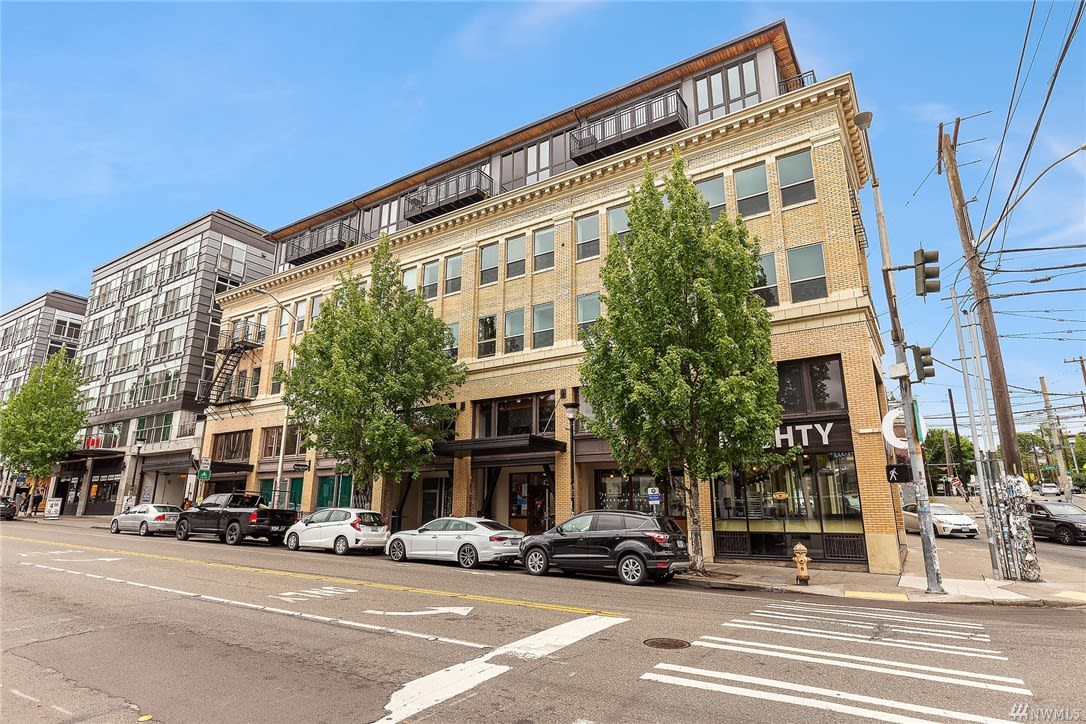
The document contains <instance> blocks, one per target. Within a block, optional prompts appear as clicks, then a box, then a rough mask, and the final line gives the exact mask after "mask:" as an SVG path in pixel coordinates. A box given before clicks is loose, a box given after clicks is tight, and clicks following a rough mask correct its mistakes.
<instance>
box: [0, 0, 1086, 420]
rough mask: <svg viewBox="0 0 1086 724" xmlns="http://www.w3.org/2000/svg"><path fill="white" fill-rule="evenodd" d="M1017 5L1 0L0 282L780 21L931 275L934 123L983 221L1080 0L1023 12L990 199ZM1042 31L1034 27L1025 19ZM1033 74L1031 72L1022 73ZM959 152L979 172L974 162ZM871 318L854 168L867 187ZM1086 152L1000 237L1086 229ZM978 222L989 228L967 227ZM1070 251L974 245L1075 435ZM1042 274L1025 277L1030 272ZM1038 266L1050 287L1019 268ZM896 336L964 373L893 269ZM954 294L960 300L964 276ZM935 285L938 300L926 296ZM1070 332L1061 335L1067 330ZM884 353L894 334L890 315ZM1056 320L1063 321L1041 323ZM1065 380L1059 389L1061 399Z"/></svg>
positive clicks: (1078, 69) (935, 401) (893, 222)
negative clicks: (867, 130) (854, 135)
mask: <svg viewBox="0 0 1086 724" xmlns="http://www.w3.org/2000/svg"><path fill="white" fill-rule="evenodd" d="M1030 9H1031V6H1030V4H1028V3H1024V2H999V3H980V2H972V3H960V4H952V3H932V4H925V3H876V2H869V3H862V4H861V3H817V2H810V3H802V4H769V3H741V2H733V3H716V2H714V3H708V2H706V3H686V4H683V3H667V4H656V3H612V2H575V3H555V2H535V3H532V2H524V3H512V2H509V3H492V4H482V3H330V4H308V3H300V4H287V3H272V4H258V3H247V2H244V3H233V4H219V3H198V2H197V3H146V4H140V3H116V4H98V3H76V4H60V3H15V2H5V3H4V4H3V6H2V8H0V32H2V36H0V48H2V50H0V53H2V55H0V61H2V69H0V73H2V89H3V95H2V126H3V127H2V143H3V146H2V153H3V167H2V170H3V175H2V182H3V191H2V254H0V262H2V282H3V284H2V290H0V308H2V309H9V308H11V307H13V306H16V305H18V304H20V303H22V302H24V301H26V300H28V299H31V298H33V297H35V296H37V295H39V294H41V293H43V292H45V291H48V290H50V289H54V288H59V289H65V290H69V291H73V292H76V293H79V294H83V295H86V294H87V291H88V287H89V284H90V273H91V269H92V268H94V267H95V266H98V265H100V264H102V263H105V262H107V261H109V260H110V259H113V258H115V257H117V256H119V255H121V254H123V253H125V252H126V251H128V250H129V249H132V248H134V247H135V246H138V245H140V244H142V243H144V242H146V241H149V240H150V239H153V238H155V237H156V236H158V235H160V234H162V233H164V232H166V231H168V230H170V229H173V228H175V227H176V226H178V225H180V224H182V223H184V222H186V221H188V220H190V219H192V218H195V217H197V216H200V215H202V214H204V213H205V212H207V211H209V210H211V209H215V208H221V209H224V210H226V211H229V212H230V213H232V214H235V215H237V216H240V217H242V218H245V219H247V220H249V221H252V222H253V223H255V224H257V225H259V226H262V227H264V228H266V229H269V230H270V229H275V228H278V227H280V226H282V225H285V224H287V223H289V222H291V221H294V220H296V219H298V218H301V217H303V216H306V215H308V214H310V213H313V212H315V211H318V210H320V209H324V208H326V207H328V206H331V205H333V204H334V203H337V202H339V201H342V200H344V199H347V198H350V197H352V196H355V195H357V194H359V193H362V192H363V191H366V190H368V189H370V188H373V187H375V186H378V185H380V184H381V183H383V182H386V181H389V180H392V179H394V178H398V177H399V176H401V175H403V174H405V173H408V172H410V171H414V170H416V169H418V168H421V167H423V166H426V165H428V164H430V163H433V162H435V161H438V160H441V159H444V158H446V157H448V156H451V155H453V154H455V153H457V152H458V151H461V150H464V149H466V148H469V147H471V146H474V145H476V144H477V143H480V142H482V141H485V140H488V139H490V138H493V137H495V136H498V135H501V134H502V133H504V132H506V131H509V130H512V129H514V128H517V127H519V126H521V125H523V124H526V123H528V122H531V121H533V120H535V119H538V118H540V117H542V116H545V115H548V114H550V113H552V112H554V111H556V110H559V109H561V108H565V107H567V106H569V105H572V104H574V103H576V102H578V101H581V100H584V99H586V98H589V97H592V96H595V95H597V94H599V93H602V92H604V91H607V90H610V89H612V88H615V87H617V86H619V85H622V84H624V83H626V82H628V81H631V80H633V79H635V78H638V77H640V76H642V75H645V74H647V73H649V72H651V71H653V70H656V69H658V68H661V67H663V66H666V65H669V64H671V63H674V62H676V61H679V60H682V59H684V58H686V57H688V56H691V55H694V54H696V53H698V52H700V51H702V50H705V49H707V48H710V47H713V46H716V45H718V44H720V43H722V42H725V41H727V40H729V39H731V38H734V37H736V36H739V35H742V34H745V33H747V32H749V31H751V30H753V29H755V28H758V27H761V26H762V25H765V24H767V23H769V22H772V21H775V20H777V19H779V18H784V19H786V20H787V21H788V26H789V32H790V34H791V37H792V40H793V42H794V44H795V45H796V50H797V54H798V57H799V60H800V63H801V65H802V67H803V68H804V70H813V71H815V73H816V75H817V77H818V78H819V79H820V80H821V79H826V78H830V77H832V76H834V75H837V74H839V73H843V72H851V73H852V74H853V75H854V77H855V82H856V87H857V93H858V97H859V102H860V105H861V107H863V108H864V109H866V110H870V111H872V112H873V113H874V116H875V119H874V125H873V126H872V129H871V144H872V149H873V154H874V158H875V162H876V168H877V171H878V175H879V178H880V180H881V182H882V194H883V203H884V206H885V209H886V216H887V224H888V229H889V238H890V243H891V246H892V249H893V261H894V264H898V265H901V264H906V263H911V260H912V251H913V249H915V248H917V247H919V246H920V244H921V243H922V244H923V245H924V247H925V248H930V249H938V250H940V252H941V254H942V259H941V263H942V266H943V269H944V274H943V279H944V283H943V289H944V293H945V292H946V291H947V290H948V289H949V287H950V286H951V282H952V281H953V280H954V278H955V275H956V273H957V271H958V270H959V269H960V266H961V263H960V259H961V245H960V242H959V240H958V234H957V227H956V225H955V220H954V216H953V212H952V210H951V205H950V200H949V195H948V191H947V185H946V177H945V176H939V175H936V174H935V173H930V175H929V172H931V171H932V169H933V167H934V165H935V158H936V155H935V154H936V142H937V126H938V123H939V122H940V121H945V122H948V123H951V122H953V120H954V118H955V117H957V116H962V117H965V116H972V115H974V114H979V113H982V112H984V111H991V113H989V114H988V115H983V116H978V117H975V118H971V119H969V120H967V121H965V122H964V123H963V125H962V128H961V132H960V140H962V141H973V140H974V139H976V142H974V143H969V144H963V145H962V146H961V148H960V149H959V161H960V162H961V163H962V164H963V167H962V171H961V173H962V180H963V186H964V187H965V191H966V195H967V196H968V197H972V196H974V195H975V196H976V198H977V201H976V202H975V203H972V204H970V210H971V213H972V219H973V226H974V229H975V230H976V231H977V232H978V233H979V232H980V230H981V229H982V228H986V227H987V226H988V225H990V224H991V223H992V221H993V220H994V219H995V218H997V217H998V215H999V213H998V211H999V209H1000V208H1001V207H1002V204H1003V202H1004V201H1005V200H1006V198H1007V195H1008V192H1009V189H1010V187H1011V183H1012V181H1013V179H1014V177H1015V174H1016V172H1017V170H1018V167H1019V164H1020V162H1021V160H1022V158H1023V155H1024V153H1025V149H1026V145H1027V143H1028V142H1029V137H1030V134H1031V132H1032V129H1033V127H1034V124H1035V123H1036V121H1037V117H1038V114H1039V112H1040V109H1041V105H1042V103H1043V100H1044V94H1045V90H1046V88H1047V85H1048V83H1049V81H1050V79H1051V77H1052V74H1053V70H1054V67H1055V64H1056V60H1057V57H1058V55H1059V51H1060V47H1061V45H1062V43H1063V41H1064V38H1065V37H1066V35H1067V32H1068V29H1069V27H1070V24H1071V19H1072V17H1073V15H1074V12H1075V10H1076V5H1075V4H1073V3H1069V2H1049V3H1047V4H1038V5H1037V6H1036V7H1035V8H1034V18H1033V26H1032V30H1031V33H1030V36H1029V44H1028V46H1027V51H1026V61H1025V63H1024V65H1023V68H1024V69H1023V79H1022V80H1020V81H1019V83H1020V86H1021V87H1023V88H1024V90H1023V92H1022V93H1021V97H1020V100H1019V101H1018V103H1017V104H1016V109H1015V114H1014V116H1013V118H1012V121H1011V123H1010V126H1009V130H1008V132H1007V137H1006V142H1005V144H1004V147H1003V155H1002V160H1001V162H1000V166H999V170H998V174H995V183H994V190H993V193H992V201H991V205H990V208H989V210H988V213H987V215H986V216H984V207H985V204H986V202H987V199H988V193H989V189H990V188H992V182H991V179H992V174H991V173H989V169H990V168H991V164H992V161H993V159H994V157H995V154H996V150H997V148H998V146H999V141H1000V138H1001V136H1002V134H1003V128H1004V123H1005V120H1006V117H1007V108H1008V103H1009V99H1010V97H1011V91H1012V87H1013V84H1014V79H1015V72H1016V68H1017V67H1018V58H1019V53H1020V50H1021V47H1022V43H1023V38H1024V37H1025V34H1026V25H1027V21H1028V19H1029V16H1030ZM1042 29H1043V32H1042ZM1082 43H1083V40H1082V38H1078V39H1077V40H1076V42H1075V43H1073V44H1072V45H1071V48H1070V51H1069V53H1068V54H1067V56H1066V58H1065V59H1064V62H1063V66H1062V69H1061V70H1060V74H1059V76H1058V78H1057V80H1056V82H1055V90H1054V92H1053V94H1052V97H1051V99H1050V101H1049V104H1048V108H1047V110H1046V112H1045V115H1044V119H1043V121H1042V123H1041V125H1040V130H1039V132H1038V135H1037V137H1036V140H1035V143H1034V146H1033V150H1032V153H1031V155H1030V157H1029V161H1028V163H1027V164H1026V167H1025V170H1024V172H1023V175H1022V178H1023V184H1025V183H1028V182H1029V181H1032V180H1033V179H1034V178H1035V177H1036V176H1037V174H1038V173H1040V172H1041V170H1043V169H1044V168H1045V167H1046V166H1048V165H1049V164H1050V163H1051V162H1052V161H1054V160H1056V159H1057V158H1059V157H1060V156H1063V155H1064V154H1066V153H1068V152H1069V151H1071V150H1072V149H1074V148H1076V147H1077V146H1079V145H1081V144H1082V143H1083V142H1084V141H1086V100H1084V99H1086V91H1084V89H1086V77H1084V76H1086V63H1084V51H1083V48H1082ZM1025 68H1028V74H1026V73H1025ZM972 161H975V162H976V163H973V164H971V165H965V164H968V163H969V162H972ZM861 198H862V200H863V203H864V215H865V221H866V224H867V229H868V235H869V237H870V240H871V247H870V263H871V268H872V278H873V280H875V283H876V289H875V290H874V295H875V299H876V303H877V306H878V308H879V310H880V312H882V313H883V316H882V317H881V318H880V321H881V322H882V326H883V329H884V330H888V328H889V325H888V323H887V318H886V316H885V295H884V294H883V291H882V289H881V283H879V282H878V278H879V274H878V268H879V266H880V258H879V252H878V242H877V239H878V237H877V232H876V225H875V219H874V205H873V203H872V200H871V192H870V187H868V188H865V189H864V190H863V191H862V193H861ZM1084 205H1086V153H1079V154H1077V155H1076V156H1074V157H1072V158H1071V159H1069V160H1067V161H1065V162H1063V163H1061V164H1060V165H1058V166H1057V167H1056V168H1054V169H1053V170H1052V171H1051V172H1049V173H1048V174H1046V175H1045V176H1044V178H1043V179H1042V180H1041V181H1040V182H1039V183H1038V184H1037V186H1036V187H1034V189H1033V190H1032V191H1031V192H1030V193H1029V194H1028V195H1027V196H1026V197H1025V199H1024V200H1023V201H1022V203H1021V204H1019V205H1018V207H1017V208H1016V209H1015V212H1014V213H1013V215H1012V216H1011V218H1010V221H1009V223H1008V224H1007V225H1006V227H1005V232H1006V234H1005V237H1004V235H1003V229H1001V231H1000V234H999V235H998V237H997V239H996V241H995V244H996V248H999V245H1000V244H1002V245H1003V248H1004V249H1007V250H1010V249H1017V248H1023V247H1040V246H1052V247H1058V246H1065V247H1066V246H1068V245H1072V244H1083V243H1086V207H1084ZM982 217H983V218H984V221H983V223H982ZM1084 262H1086V250H1084V249H1081V248H1080V249H1064V250H1058V251H1052V252H1009V251H1008V252H1006V253H1004V254H1003V255H1002V256H1001V257H998V256H997V255H995V254H993V255H992V256H990V257H989V264H990V265H992V266H995V265H997V264H998V265H999V266H1000V267H1001V269H1002V271H1000V272H998V273H996V274H994V276H993V277H992V278H991V283H992V288H991V292H992V293H993V294H997V293H1003V294H1006V293H1018V292H1026V291H1029V292H1044V293H1042V294H1035V295H1029V296H1018V297H1011V298H1005V299H999V300H997V301H996V302H995V309H996V313H997V314H996V322H997V325H998V327H999V331H1000V333H1001V334H1002V335H1004V338H1003V340H1002V344H1003V352H1004V356H1005V359H1006V368H1007V374H1008V378H1009V381H1010V383H1011V384H1012V385H1014V386H1016V388H1012V389H1014V394H1013V396H1012V400H1013V401H1014V403H1015V408H1016V412H1018V413H1019V414H1018V415H1017V418H1018V419H1019V421H1020V427H1023V428H1032V427H1034V426H1035V424H1036V422H1037V421H1038V420H1039V419H1040V418H1039V416H1038V415H1037V414H1036V413H1035V412H1032V411H1035V410H1038V409H1039V408H1041V407H1042V405H1041V402H1040V395H1039V394H1037V393H1036V392H1035V391H1036V390H1038V387H1039V383H1038V378H1039V377H1040V376H1044V377H1045V378H1046V381H1047V383H1048V387H1049V390H1050V392H1051V393H1052V394H1053V402H1054V404H1055V405H1057V406H1058V407H1060V408H1061V409H1059V413H1060V415H1061V420H1062V421H1063V423H1064V426H1065V427H1066V428H1070V429H1073V430H1076V431H1077V430H1082V429H1084V426H1086V417H1084V412H1083V406H1082V402H1081V401H1080V400H1079V398H1078V393H1080V392H1081V391H1082V390H1083V388H1084V381H1083V379H1082V376H1081V374H1080V372H1079V368H1078V365H1077V364H1075V365H1072V364H1065V363H1064V360H1065V359H1070V358H1073V357H1078V356H1081V355H1086V342H1084V340H1086V304H1084V303H1083V301H1082V300H1083V299H1086V294H1083V293H1081V292H1079V293H1056V292H1052V291H1051V290H1054V289H1067V288H1078V287H1086V273H1084V272H1086V267H1083V268H1075V267H1071V266H1068V265H1071V264H1082V263H1084ZM1051 266H1058V267H1064V268H1062V269H1060V270H1056V271H1045V272H1036V273H1034V272H1018V271H1011V270H1021V269H1033V268H1038V267H1051ZM1044 276H1051V277H1052V279H1051V280H1050V281H1047V282H1037V283H1030V280H1032V279H1037V278H1039V277H1044ZM897 286H898V290H899V298H900V307H901V313H902V321H903V325H904V328H905V333H906V337H907V339H908V341H909V342H910V343H913V344H921V345H931V346H933V347H934V354H935V357H936V358H937V359H938V360H940V361H942V362H946V363H948V364H951V365H954V366H955V367H956V366H957V364H958V363H957V362H955V361H954V360H955V358H957V357H958V349H957V343H956V339H955V334H954V327H953V324H950V325H949V326H948V325H947V322H948V320H950V306H949V302H947V301H945V300H942V299H935V298H932V297H929V298H928V299H927V300H926V301H925V300H921V299H918V298H916V297H915V296H913V294H912V287H913V280H912V274H911V273H910V272H900V273H898V275H897ZM958 289H959V292H960V293H963V294H964V293H965V292H966V291H967V289H968V283H967V280H966V279H965V275H962V277H961V279H960V280H959V285H958ZM940 296H943V295H940ZM1067 330H1071V331H1067ZM886 337H887V346H889V341H888V332H887V333H886ZM1057 337H1062V338H1063V340H1062V341H1060V340H1057V339H1054V338H1057ZM948 387H950V388H953V389H954V397H955V403H956V405H957V407H958V410H959V414H960V415H961V416H962V421H963V424H964V409H965V400H964V393H963V390H962V379H961V375H960V374H958V373H956V372H954V371H952V370H951V369H949V368H948V367H945V366H942V365H938V366H937V376H936V378H935V379H933V380H929V381H927V382H925V383H924V384H923V385H920V386H918V387H917V388H915V389H916V394H917V397H918V398H919V399H920V401H921V405H922V410H923V412H924V413H925V415H926V416H928V417H929V424H930V425H932V426H947V425H948V424H949V419H948V417H947V413H948V406H947V402H946V399H947V388H948ZM1065 395H1074V396H1073V397H1068V396H1065Z"/></svg>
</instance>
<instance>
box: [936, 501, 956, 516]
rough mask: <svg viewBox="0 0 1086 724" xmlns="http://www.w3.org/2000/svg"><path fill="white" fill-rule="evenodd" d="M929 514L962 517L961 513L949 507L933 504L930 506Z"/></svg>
mask: <svg viewBox="0 0 1086 724" xmlns="http://www.w3.org/2000/svg"><path fill="white" fill-rule="evenodd" d="M931 512H932V513H934V514H936V515H962V513H961V512H960V511H958V510H955V509H954V508H951V507H950V506H949V505H943V504H942V503H934V504H933V505H932V506H931Z"/></svg>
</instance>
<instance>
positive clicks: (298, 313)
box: [294, 299, 309, 334]
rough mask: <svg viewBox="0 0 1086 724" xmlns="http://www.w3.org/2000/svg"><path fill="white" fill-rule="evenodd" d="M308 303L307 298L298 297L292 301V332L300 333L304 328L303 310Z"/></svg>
mask: <svg viewBox="0 0 1086 724" xmlns="http://www.w3.org/2000/svg"><path fill="white" fill-rule="evenodd" d="M308 305H309V300H308V299H299V300H298V301H296V302H295V303H294V333H295V334H300V333H301V332H302V330H304V329H305V313H306V312H305V310H306V308H307V306H308Z"/></svg>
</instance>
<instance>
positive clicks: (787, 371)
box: [777, 357, 845, 414]
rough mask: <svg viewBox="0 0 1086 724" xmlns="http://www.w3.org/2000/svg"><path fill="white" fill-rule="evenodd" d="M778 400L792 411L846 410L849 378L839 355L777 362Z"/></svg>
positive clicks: (787, 410)
mask: <svg viewBox="0 0 1086 724" xmlns="http://www.w3.org/2000/svg"><path fill="white" fill-rule="evenodd" d="M777 401H778V402H779V403H780V404H781V407H783V408H784V412H786V413H788V412H791V413H805V414H807V413H812V412H831V411H835V410H844V409H845V381H844V376H843V374H842V370H841V359H840V358H839V357H818V358H814V359H805V360H796V361H794V362H781V363H779V364H778V365H777Z"/></svg>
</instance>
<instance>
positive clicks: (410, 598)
mask: <svg viewBox="0 0 1086 724" xmlns="http://www.w3.org/2000/svg"><path fill="white" fill-rule="evenodd" d="M0 549H2V555H0V574H2V584H0V597H2V601H0V602H2V613H3V617H2V630H0V636H2V649H3V653H2V661H0V663H2V667H3V682H2V686H3V690H2V696H0V705H2V710H0V714H2V718H3V720H4V721H10V722H68V721H89V722H134V721H137V720H148V719H142V717H148V716H149V717H151V719H150V720H153V721H161V722H227V721H228V722H299V721H302V722H342V721H347V720H350V721H359V722H377V721H388V722H393V721H412V722H482V721H488V722H509V723H511V724H516V723H519V722H559V723H560V722H569V723H571V724H572V723H574V722H577V723H579V724H588V723H590V722H662V721H668V722H703V721H704V722H710V721H712V722H720V721H726V722H732V721H735V722H739V721H744V722H746V721H751V720H758V721H768V720H777V721H786V722H787V721H794V722H798V721H803V722H816V721H840V720H842V719H850V718H851V719H854V718H862V719H878V720H882V721H899V722H904V721H920V720H929V721H951V720H953V721H959V720H973V721H992V720H1013V719H1012V715H1013V714H1021V713H1022V712H1026V715H1027V716H1029V715H1031V712H1032V713H1034V714H1035V713H1036V712H1040V711H1041V710H1042V709H1043V710H1053V711H1054V710H1055V709H1063V710H1065V711H1066V712H1067V714H1066V715H1065V717H1064V718H1065V719H1066V718H1067V716H1071V715H1072V714H1073V711H1074V710H1075V709H1078V710H1079V714H1078V716H1079V717H1080V718H1081V717H1086V701H1084V695H1083V694H1082V689H1081V665H1082V652H1083V650H1086V625H1084V624H1086V611H1084V610H1082V609H1037V608H1009V607H988V606H962V605H952V604H905V603H896V602H893V603H890V602H878V601H859V600H853V599H834V598H826V597H818V596H809V595H788V594H775V595H769V594H750V593H744V592H722V591H709V590H702V589H695V588H689V587H682V586H678V585H648V586H644V587H640V588H636V589H634V588H630V587H627V586H623V585H622V584H620V583H618V582H617V580H610V579H603V578H591V577H586V576H577V577H567V576H562V575H561V574H560V573H552V574H551V575H549V576H547V577H546V578H535V577H532V576H529V575H527V574H526V573H524V572H523V571H520V570H511V571H499V570H497V569H482V570H478V571H463V570H460V569H458V568H455V567H451V566H449V565H445V564H431V563H411V562H408V563H401V564H395V563H392V562H391V561H389V560H387V559H385V558H384V557H380V556H362V555H359V556H350V557H345V558H344V557H337V556H334V555H332V554H325V553H320V552H298V553H291V552H289V551H287V550H286V549H285V548H276V549H272V548H269V547H268V546H266V545H265V544H262V543H251V544H246V545H242V546H239V547H228V546H224V545H221V544H219V543H217V542H214V541H196V540H192V541H188V542H185V543H181V542H178V541H175V540H172V539H168V538H161V537H156V538H138V537H135V536H112V535H110V534H108V533H107V532H105V531H97V530H83V529H76V528H64V529H61V528H59V527H52V528H44V527H33V528H32V527H30V526H20V527H18V528H16V527H10V528H4V527H0ZM659 638H663V639H670V640H671V641H670V642H666V643H671V645H675V646H678V647H679V648H656V647H654V646H650V645H647V644H646V642H647V641H649V640H651V639H659Z"/></svg>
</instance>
